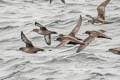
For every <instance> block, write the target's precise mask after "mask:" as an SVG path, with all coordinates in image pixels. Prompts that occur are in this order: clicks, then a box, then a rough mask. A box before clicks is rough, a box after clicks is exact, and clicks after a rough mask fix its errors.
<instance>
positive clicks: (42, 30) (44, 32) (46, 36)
mask: <svg viewBox="0 0 120 80" xmlns="http://www.w3.org/2000/svg"><path fill="white" fill-rule="evenodd" d="M35 25H36V26H38V27H40V29H33V31H34V32H36V33H38V34H41V35H44V39H45V42H46V44H48V45H51V35H52V34H57V32H55V31H50V30H48V29H47V28H46V27H44V26H42V25H41V24H40V23H38V22H35Z"/></svg>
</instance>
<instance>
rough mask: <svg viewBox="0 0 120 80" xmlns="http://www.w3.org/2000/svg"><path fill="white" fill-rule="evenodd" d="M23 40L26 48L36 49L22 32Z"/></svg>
mask: <svg viewBox="0 0 120 80" xmlns="http://www.w3.org/2000/svg"><path fill="white" fill-rule="evenodd" d="M21 39H22V41H23V42H24V43H25V44H26V47H34V46H33V44H32V42H31V41H29V40H28V39H27V37H26V36H25V34H24V33H23V31H21Z"/></svg>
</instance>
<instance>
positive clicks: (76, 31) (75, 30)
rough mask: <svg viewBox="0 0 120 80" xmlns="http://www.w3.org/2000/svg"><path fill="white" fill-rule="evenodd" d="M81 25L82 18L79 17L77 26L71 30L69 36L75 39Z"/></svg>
mask: <svg viewBox="0 0 120 80" xmlns="http://www.w3.org/2000/svg"><path fill="white" fill-rule="evenodd" d="M81 23H82V17H81V15H80V18H79V21H78V23H77V25H76V26H75V28H74V29H73V30H72V32H71V33H70V34H69V35H71V36H74V37H75V34H76V33H78V31H79V29H80V26H81Z"/></svg>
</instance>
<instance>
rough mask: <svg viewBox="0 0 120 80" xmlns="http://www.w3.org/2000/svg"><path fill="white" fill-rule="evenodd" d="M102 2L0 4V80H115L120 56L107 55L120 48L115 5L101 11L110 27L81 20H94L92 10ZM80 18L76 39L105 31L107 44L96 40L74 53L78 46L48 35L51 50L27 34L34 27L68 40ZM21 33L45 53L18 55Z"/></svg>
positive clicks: (7, 0) (17, 0) (119, 76)
mask: <svg viewBox="0 0 120 80" xmlns="http://www.w3.org/2000/svg"><path fill="white" fill-rule="evenodd" d="M103 1H104V0H66V4H65V5H64V4H62V3H61V2H60V1H59V0H54V1H53V3H52V4H51V5H50V4H49V1H48V0H0V80H120V56H119V55H116V54H112V53H110V52H107V50H108V49H109V48H114V47H120V43H119V42H120V28H119V27H120V5H119V4H120V0H111V2H110V3H109V4H108V6H107V8H106V20H108V21H113V22H114V23H112V24H106V25H101V24H95V25H92V24H87V23H86V22H87V20H88V19H89V18H87V17H86V16H85V15H86V14H90V15H92V16H97V10H96V8H97V6H98V5H99V4H100V3H101V2H103ZM80 15H82V19H83V22H82V25H81V28H80V31H79V33H78V34H77V35H76V36H77V37H79V38H82V39H85V38H86V37H87V35H83V33H84V32H85V31H86V30H99V29H104V30H106V31H107V32H106V33H105V34H106V35H108V36H110V37H112V40H107V39H95V40H94V41H93V42H92V43H91V44H90V45H89V46H88V47H87V48H86V49H84V50H83V51H82V52H80V53H76V50H77V48H78V47H79V45H65V46H64V47H61V48H58V49H55V46H56V45H57V44H59V42H58V41H55V39H56V37H57V35H52V45H51V46H48V45H46V44H45V42H44V37H43V36H42V35H39V34H37V33H35V32H32V29H35V28H37V27H36V26H35V25H34V22H35V21H37V22H39V23H41V24H42V25H44V26H46V27H47V28H48V29H50V30H54V31H57V32H58V33H59V34H60V33H63V34H68V33H69V32H70V31H71V30H72V29H73V28H74V27H75V25H76V24H77V21H78V18H79V16H80ZM21 31H23V32H24V33H25V35H26V36H27V37H28V39H29V40H31V41H32V43H33V44H34V45H35V46H38V47H40V48H43V49H45V51H44V52H38V53H37V54H27V53H24V52H22V51H19V48H20V47H23V46H25V44H24V43H23V42H22V40H21V38H20V32H21Z"/></svg>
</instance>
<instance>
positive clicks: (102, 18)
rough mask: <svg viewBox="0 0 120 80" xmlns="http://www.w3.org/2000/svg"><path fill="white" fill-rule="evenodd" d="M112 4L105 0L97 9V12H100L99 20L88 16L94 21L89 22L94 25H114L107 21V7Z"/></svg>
mask: <svg viewBox="0 0 120 80" xmlns="http://www.w3.org/2000/svg"><path fill="white" fill-rule="evenodd" d="M109 2H110V0H105V1H104V2H102V3H101V4H100V5H99V6H98V7H97V11H98V16H97V18H94V17H92V16H90V15H86V16H87V17H89V18H91V19H92V20H88V22H90V23H92V24H94V23H102V24H109V23H113V22H109V21H105V7H106V6H107V4H108V3H109Z"/></svg>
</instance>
